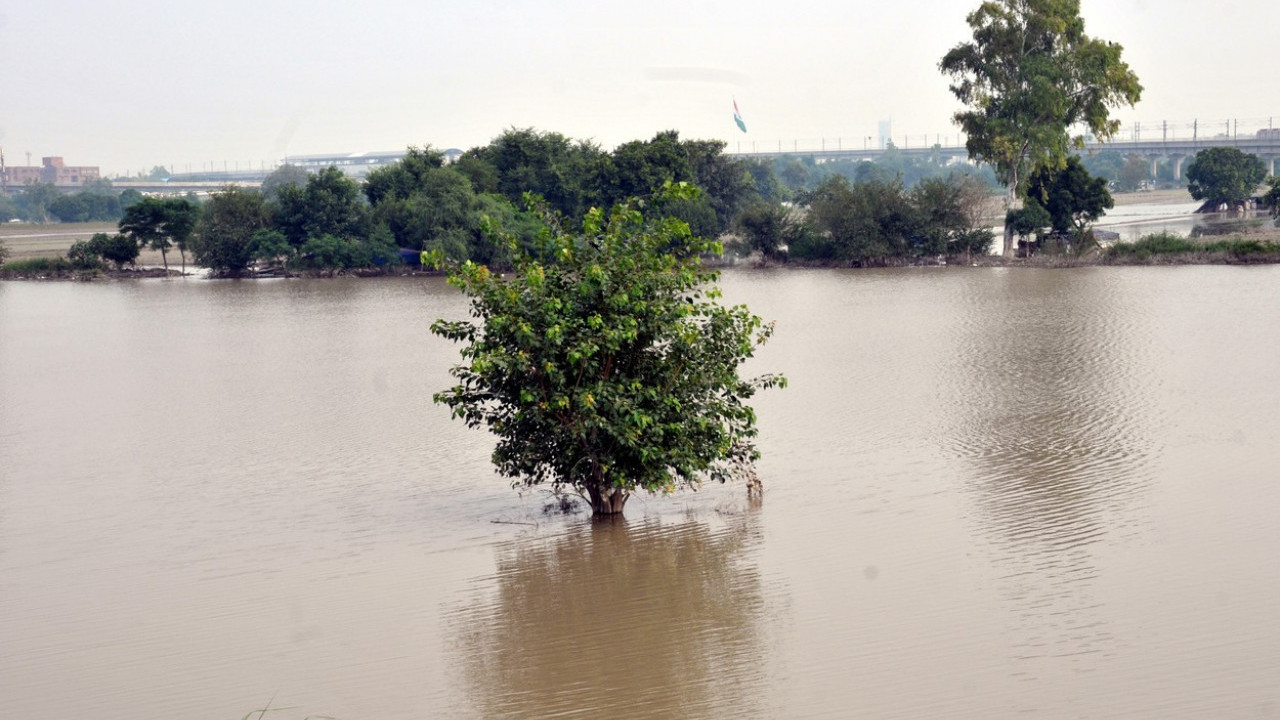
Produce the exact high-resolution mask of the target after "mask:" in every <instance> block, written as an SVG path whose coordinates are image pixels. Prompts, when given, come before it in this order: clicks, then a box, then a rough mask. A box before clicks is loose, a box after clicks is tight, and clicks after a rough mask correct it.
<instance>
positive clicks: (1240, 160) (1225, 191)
mask: <svg viewBox="0 0 1280 720" xmlns="http://www.w3.org/2000/svg"><path fill="white" fill-rule="evenodd" d="M1266 176H1267V166H1266V165H1265V164H1264V163H1263V162H1262V160H1261V159H1260V158H1258V156H1256V155H1248V154H1246V153H1243V152H1241V151H1240V150H1237V149H1236V148H1233V147H1211V148H1205V149H1204V150H1201V151H1200V152H1199V153H1197V154H1196V158H1195V160H1193V161H1192V162H1191V164H1190V165H1188V166H1187V181H1188V184H1187V189H1188V190H1190V191H1191V197H1193V198H1195V199H1197V200H1204V201H1206V202H1207V203H1209V204H1211V205H1215V206H1216V205H1228V206H1231V207H1235V206H1238V205H1240V204H1241V203H1243V202H1244V201H1245V200H1248V199H1249V198H1251V197H1253V194H1254V192H1256V191H1257V189H1258V185H1260V184H1261V183H1262V180H1263V178H1265V177H1266Z"/></svg>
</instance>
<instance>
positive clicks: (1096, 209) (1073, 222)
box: [1027, 156, 1115, 237]
mask: <svg viewBox="0 0 1280 720" xmlns="http://www.w3.org/2000/svg"><path fill="white" fill-rule="evenodd" d="M1027 201H1028V202H1029V203H1037V204H1039V205H1041V206H1043V207H1044V209H1045V210H1046V211H1048V213H1049V219H1050V224H1051V225H1052V227H1053V231H1054V232H1055V233H1059V234H1062V235H1072V236H1074V237H1079V236H1082V235H1083V234H1084V231H1085V229H1086V228H1087V227H1088V225H1089V223H1091V222H1093V221H1095V220H1097V219H1098V218H1099V217H1101V216H1102V214H1103V213H1104V212H1106V211H1107V210H1108V209H1109V208H1112V207H1115V200H1114V199H1113V198H1112V197H1111V193H1110V192H1108V191H1107V180H1106V178H1101V177H1093V176H1091V175H1089V171H1087V170H1085V168H1084V164H1083V163H1082V162H1081V161H1080V158H1078V157H1074V156H1073V157H1071V158H1069V159H1068V160H1067V164H1066V167H1064V168H1062V169H1061V170H1051V169H1049V168H1047V167H1042V168H1039V169H1037V170H1036V171H1035V172H1034V173H1032V174H1031V180H1030V183H1029V187H1028V192H1027Z"/></svg>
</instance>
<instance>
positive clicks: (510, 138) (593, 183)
mask: <svg viewBox="0 0 1280 720" xmlns="http://www.w3.org/2000/svg"><path fill="white" fill-rule="evenodd" d="M1205 152H1208V151H1205ZM1206 159H1207V158H1206ZM1254 161H1255V164H1256V159H1254ZM1204 164H1206V165H1207V163H1204ZM1219 164H1220V163H1219ZM1250 167H1251V168H1252V167H1253V166H1252V165H1251V166H1250ZM1194 168H1195V165H1194V164H1193V165H1192V166H1191V167H1190V168H1189V174H1190V175H1193V176H1194V175H1195V173H1194V172H1191V170H1193V169H1194ZM1255 170H1256V169H1250V171H1249V178H1252V174H1253V173H1254V172H1255ZM666 182H688V183H691V184H694V185H697V186H699V187H700V188H702V190H703V192H702V193H700V194H698V195H697V196H696V197H695V198H692V199H687V200H682V201H680V202H677V203H668V204H667V205H666V206H665V208H664V212H667V213H668V214H669V215H671V216H674V217H676V218H678V219H680V220H682V221H684V222H686V223H688V225H689V226H690V229H691V231H692V232H693V233H694V234H695V235H698V236H703V237H712V238H715V237H724V238H725V240H726V242H725V246H726V248H727V249H728V250H730V251H733V252H737V253H739V254H741V255H750V254H754V253H758V254H759V255H760V256H761V257H763V258H764V259H766V260H770V261H786V260H789V259H794V260H801V261H809V262H822V263H833V264H855V265H867V264H885V263H891V262H899V261H908V262H909V261H914V260H916V259H919V258H935V257H937V256H944V257H947V256H950V257H955V256H970V255H975V254H983V253H986V252H989V250H990V245H991V242H992V238H991V233H990V232H989V229H988V228H989V226H990V225H991V224H992V223H993V220H994V219H995V218H997V217H999V211H998V209H997V205H998V202H996V201H993V199H994V198H995V197H996V196H995V195H994V193H995V192H996V191H997V186H995V176H994V175H993V174H992V171H991V170H990V169H989V168H985V167H975V166H972V165H969V164H958V165H957V164H950V165H949V164H948V163H947V161H946V160H945V159H944V158H942V157H941V156H940V155H939V156H938V157H918V158H912V157H907V156H904V155H903V154H901V153H900V152H897V151H896V150H895V149H893V148H889V149H888V150H887V151H886V153H885V154H884V155H883V156H882V157H881V158H880V161H879V162H875V163H871V162H848V161H843V162H829V163H816V162H813V161H812V160H809V161H805V160H797V159H795V158H779V159H776V160H756V159H749V158H737V157H733V156H730V155H727V154H725V153H724V143H723V142H720V141H706V140H682V139H681V138H680V137H679V135H678V133H676V132H674V131H668V132H661V133H658V134H657V135H655V136H654V137H653V138H652V139H650V140H645V141H633V142H629V143H625V144H623V145H621V146H619V147H617V148H616V149H614V150H613V151H611V152H606V151H604V150H602V149H600V148H599V147H598V146H596V145H595V144H593V143H590V142H583V141H574V140H571V139H569V138H567V137H565V136H563V135H560V134H558V133H554V132H540V131H536V130H533V129H511V130H508V131H506V132H504V133H503V134H501V135H500V136H498V137H497V138H495V139H494V140H493V141H492V142H490V143H489V144H488V145H486V146H483V147H477V148H472V149H471V150H469V151H467V152H466V153H463V155H462V156H461V157H460V158H458V160H457V161H456V162H453V163H447V162H446V161H445V158H444V155H443V154H442V153H440V152H437V151H435V150H433V149H431V148H430V147H423V148H409V150H408V151H407V153H406V155H405V156H404V158H403V159H402V160H400V161H399V162H397V163H395V164H393V165H389V166H386V167H383V168H379V169H377V170H374V171H373V172H371V173H370V174H369V175H368V176H367V177H366V178H365V179H364V180H362V181H359V180H355V179H352V178H350V177H347V176H346V175H344V174H343V173H342V172H341V171H339V170H338V169H337V168H333V167H330V168H327V169H325V170H322V171H320V172H318V173H314V174H311V173H308V172H306V171H305V170H303V169H301V168H298V167H295V166H290V165H285V166H283V167H281V168H279V169H278V170H276V171H275V172H273V173H272V174H271V175H269V176H268V177H267V178H266V179H265V181H264V183H263V185H262V187H261V189H260V190H249V189H242V188H226V189H224V190H222V191H220V192H217V193H214V194H213V195H212V196H210V197H209V198H207V199H205V200H203V201H198V200H197V199H196V198H194V197H193V196H188V197H187V198H155V197H146V198H144V197H142V196H141V195H138V194H137V193H136V191H133V190H126V191H125V192H124V193H120V194H118V195H115V196H112V195H110V194H109V192H106V190H108V189H109V183H99V185H102V187H97V186H95V187H93V188H89V189H86V190H84V191H82V192H80V193H77V194H75V195H57V193H56V191H54V195H55V196H54V197H52V198H48V199H47V201H45V202H43V203H42V204H41V203H37V202H36V200H37V199H38V198H40V197H44V196H45V195H47V193H46V192H45V191H44V189H43V188H39V187H35V186H30V187H28V188H26V189H25V190H24V191H23V192H22V193H20V194H19V195H18V198H17V199H18V200H19V201H25V202H28V204H29V207H36V206H40V207H44V208H45V211H46V212H48V213H49V214H52V211H53V210H54V209H55V208H63V206H68V207H69V206H72V205H76V204H81V203H84V204H88V203H89V202H91V201H90V200H88V198H95V200H92V202H98V203H104V204H106V205H108V206H109V210H110V211H111V212H113V213H118V215H117V219H118V222H119V230H120V232H119V235H120V236H122V237H123V238H126V239H128V240H129V241H132V242H133V243H134V244H135V245H136V246H137V248H138V249H141V248H145V247H150V248H152V249H155V250H158V251H160V252H161V253H162V257H163V259H164V262H165V265H166V267H167V266H168V251H169V250H170V249H175V250H177V251H178V252H179V253H180V255H181V259H182V263H183V266H184V269H185V264H186V262H187V260H188V255H189V254H190V255H191V256H192V259H193V260H194V262H195V263H196V264H197V265H200V266H203V267H207V268H210V269H212V270H213V271H214V272H216V273H218V274H222V275H228V276H235V275H239V274H243V273H244V272H245V271H246V270H247V269H248V268H249V267H250V266H252V265H253V264H255V263H258V264H265V265H271V266H275V267H278V268H282V269H283V270H284V271H286V272H295V271H313V272H316V271H318V272H331V273H332V272H338V271H342V270H349V269H354V268H384V269H385V268H388V267H391V266H394V265H396V264H399V263H400V262H401V261H402V258H404V257H407V258H409V260H410V262H416V259H417V255H418V253H420V252H422V251H427V252H433V251H438V252H441V253H443V254H444V255H445V256H446V257H448V258H450V259H452V260H455V261H464V260H472V261H474V262H477V263H482V264H487V265H494V266H500V267H501V266H506V265H508V264H509V263H510V252H511V251H510V248H508V247H506V246H505V245H503V244H500V243H496V242H495V241H494V240H492V237H493V233H492V232H490V229H492V228H495V227H497V228H501V229H502V230H503V232H505V233H507V234H509V235H511V236H513V237H515V238H517V240H518V241H519V243H520V244H521V246H522V247H525V248H529V247H532V246H533V245H534V244H535V243H536V241H537V239H538V233H539V232H540V228H541V227H542V224H541V223H540V222H539V221H538V218H537V217H536V216H534V215H533V214H531V213H530V212H529V211H528V210H527V209H526V208H527V207H528V203H527V198H526V195H527V194H530V195H536V196H538V197H541V198H542V199H543V200H544V201H545V203H546V206H547V207H549V208H550V209H551V210H553V211H555V212H556V213H558V214H559V215H560V216H562V217H563V218H565V219H566V220H568V221H570V222H574V221H577V220H578V219H580V218H581V217H583V215H584V214H585V213H586V212H587V210H589V209H590V208H593V207H600V208H605V207H610V206H612V205H613V204H615V203H617V202H619V201H621V200H623V199H625V198H628V197H644V196H646V195H648V194H650V193H651V192H652V191H653V190H654V188H657V187H660V186H662V184H663V183H666ZM1107 184H1108V183H1107V181H1106V180H1105V179H1103V178H1099V177H1097V176H1095V175H1092V174H1090V173H1089V172H1088V160H1087V159H1080V158H1072V159H1070V160H1069V161H1068V162H1066V163H1065V164H1064V166H1063V167H1062V168H1060V169H1054V170H1050V169H1048V168H1042V169H1041V170H1040V171H1038V172H1037V173H1035V174H1034V175H1033V176H1032V177H1031V178H1029V184H1028V189H1029V190H1028V194H1027V198H1026V200H1025V202H1024V203H1023V206H1022V207H1021V208H1020V209H1017V210H1014V211H1012V212H1010V213H1008V215H1009V217H1008V218H1007V219H1008V221H1009V222H1010V224H1011V225H1012V226H1013V228H1014V231H1015V232H1016V234H1018V235H1019V236H1021V237H1022V238H1023V241H1024V243H1023V247H1024V248H1026V249H1027V250H1028V251H1035V250H1037V249H1045V248H1055V249H1063V250H1067V249H1069V250H1072V251H1076V252H1079V251H1082V250H1084V249H1087V248H1088V247H1089V246H1090V243H1089V239H1090V236H1089V234H1088V232H1087V231H1088V225H1089V223H1091V222H1093V221H1094V220H1096V219H1097V217H1098V216H1099V215H1101V214H1102V213H1103V212H1104V211H1105V210H1106V209H1107V208H1109V207H1111V206H1112V202H1113V201H1112V199H1111V196H1110V194H1109V192H1108V191H1107ZM108 201H110V202H108ZM60 203H61V204H60ZM77 213H78V214H73V215H72V217H74V218H75V219H89V218H85V217H83V214H84V213H80V212H79V211H77ZM113 242H115V243H116V245H119V242H118V241H115V240H114V238H113ZM103 247H105V245H104V243H103V242H99V243H97V245H93V246H90V247H86V248H80V250H82V253H81V254H82V255H84V258H82V260H84V261H85V262H89V263H92V261H93V260H94V257H95V255H94V252H93V250H94V249H95V248H98V249H101V248H103ZM121 256H122V255H121V252H120V251H116V252H114V254H113V257H112V258H107V256H106V255H104V254H102V253H100V252H99V253H97V256H96V257H97V259H98V260H111V261H113V262H115V260H114V258H119V257H121ZM136 257H137V254H136V253H135V254H134V258H135V259H136ZM128 262H132V260H130V261H128ZM117 264H118V263H117Z"/></svg>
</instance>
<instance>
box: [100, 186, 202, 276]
mask: <svg viewBox="0 0 1280 720" xmlns="http://www.w3.org/2000/svg"><path fill="white" fill-rule="evenodd" d="M198 218H199V208H198V207H197V206H196V205H194V204H193V203H192V202H190V201H189V200H187V199H185V198H154V197H147V198H142V199H141V200H139V201H138V202H136V203H134V204H133V205H131V206H130V207H129V208H128V209H126V210H125V211H124V217H123V218H121V219H120V224H119V228H120V232H122V233H124V234H125V235H128V236H129V237H130V238H132V239H133V240H134V241H135V242H136V243H137V244H138V245H146V246H148V247H150V248H151V249H152V250H159V251H160V257H161V259H162V260H163V261H164V267H165V269H166V270H168V269H169V254H168V253H169V249H170V248H172V247H174V246H177V248H178V250H179V251H180V252H181V253H182V265H183V270H184V271H185V270H186V265H187V243H188V242H189V241H190V240H191V235H192V233H194V232H195V228H196V221H197V219H198Z"/></svg>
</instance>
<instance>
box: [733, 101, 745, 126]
mask: <svg viewBox="0 0 1280 720" xmlns="http://www.w3.org/2000/svg"><path fill="white" fill-rule="evenodd" d="M733 122H734V123H736V124H737V125H738V129H739V130H741V131H742V132H746V131H747V124H746V123H745V122H743V121H742V113H740V112H738V99H737V98H734V100H733Z"/></svg>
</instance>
